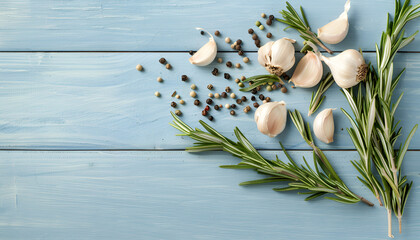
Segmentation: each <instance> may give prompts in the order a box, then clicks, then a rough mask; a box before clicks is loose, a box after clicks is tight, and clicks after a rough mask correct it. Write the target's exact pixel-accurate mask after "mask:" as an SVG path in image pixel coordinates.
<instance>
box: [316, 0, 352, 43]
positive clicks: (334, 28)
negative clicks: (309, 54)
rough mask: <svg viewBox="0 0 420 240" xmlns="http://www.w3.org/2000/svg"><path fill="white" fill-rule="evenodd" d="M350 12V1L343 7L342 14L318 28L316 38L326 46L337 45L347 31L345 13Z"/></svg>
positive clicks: (347, 23) (347, 20)
mask: <svg viewBox="0 0 420 240" xmlns="http://www.w3.org/2000/svg"><path fill="white" fill-rule="evenodd" d="M349 10H350V0H347V2H346V4H345V5H344V12H343V13H342V14H341V15H340V16H339V17H338V18H337V19H335V20H333V21H332V22H329V23H327V24H326V25H325V26H323V27H321V28H318V38H319V39H321V41H323V42H325V43H328V44H337V43H339V42H341V41H343V40H344V38H346V36H347V33H348V31H349V19H348V16H347V12H348V11H349Z"/></svg>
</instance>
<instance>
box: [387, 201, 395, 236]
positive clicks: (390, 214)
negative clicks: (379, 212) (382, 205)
mask: <svg viewBox="0 0 420 240" xmlns="http://www.w3.org/2000/svg"><path fill="white" fill-rule="evenodd" d="M388 237H390V238H394V235H392V211H391V209H390V208H389V209H388Z"/></svg>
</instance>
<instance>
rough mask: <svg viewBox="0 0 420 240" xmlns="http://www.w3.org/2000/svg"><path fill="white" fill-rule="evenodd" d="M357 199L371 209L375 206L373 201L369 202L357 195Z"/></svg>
mask: <svg viewBox="0 0 420 240" xmlns="http://www.w3.org/2000/svg"><path fill="white" fill-rule="evenodd" d="M356 197H357V198H359V199H360V201H362V202H363V203H365V204H367V205H368V206H370V207H373V206H374V205H375V204H373V203H372V202H371V201H369V200H367V199H366V198H364V197H362V196H359V195H357V194H356Z"/></svg>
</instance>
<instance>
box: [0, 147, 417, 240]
mask: <svg viewBox="0 0 420 240" xmlns="http://www.w3.org/2000/svg"><path fill="white" fill-rule="evenodd" d="M277 153H278V152H272V151H266V152H264V153H263V154H264V155H266V156H267V157H274V154H277ZM291 155H292V157H294V158H295V160H296V161H298V162H301V157H302V156H305V157H307V159H310V157H311V154H310V152H297V151H295V152H291ZM327 156H328V157H329V158H330V159H331V162H332V163H333V165H334V166H335V167H336V168H337V172H338V173H339V174H340V176H342V178H343V179H344V181H345V182H347V183H348V185H349V187H350V188H351V189H352V190H353V191H355V192H357V193H359V194H361V195H363V196H365V197H366V198H368V199H369V200H371V201H374V197H373V196H372V195H371V194H370V193H369V192H368V190H367V189H365V188H364V187H362V184H361V183H360V182H358V180H357V179H356V178H355V176H356V175H357V173H356V172H355V169H354V168H353V167H352V166H351V164H350V162H349V160H350V159H355V158H357V153H355V152H352V151H349V152H328V153H327ZM419 156H420V153H419V152H409V153H408V154H407V159H406V161H405V162H404V166H403V169H405V173H406V174H407V175H408V178H409V180H414V181H415V183H416V184H415V185H414V187H413V190H412V193H411V195H410V199H409V201H408V203H407V204H408V205H407V208H406V211H405V215H404V219H403V224H404V225H403V227H404V233H403V234H402V235H400V234H398V233H397V232H396V230H395V236H396V239H405V240H410V239H418V235H419V234H420V228H419V225H418V223H419V221H420V214H419V209H418V205H419V204H420V191H419V186H418V182H419V181H420V177H419V176H420V172H419V167H420V165H419V164H420V163H419V161H417V159H418V158H419ZM279 157H280V158H281V159H284V158H285V157H284V155H283V154H282V153H281V152H280V154H279ZM0 159H1V160H0V212H1V214H0V239H15V240H17V239H25V240H26V239H34V240H35V239H45V240H48V239H54V240H55V239H63V240H65V239H322V240H329V239H331V240H332V239H334V240H335V239H337V236H340V237H339V238H340V239H343V240H347V239H367V240H373V239H375V240H376V239H385V237H386V232H387V230H386V227H387V225H386V214H385V210H384V209H383V208H382V207H379V206H375V207H373V208H370V207H367V206H365V205H364V204H356V205H345V204H340V203H335V202H332V201H330V200H323V199H319V200H315V201H312V202H305V201H303V198H304V197H305V196H301V195H297V194H296V193H278V192H274V191H272V190H271V188H272V187H275V186H279V185H278V184H268V185H260V186H252V187H241V186H238V183H240V182H242V181H247V180H252V179H257V178H261V177H263V176H262V175H258V174H256V173H254V172H252V171H248V170H229V169H221V168H218V167H217V166H218V165H221V164H235V163H237V161H238V160H237V159H235V158H233V157H231V156H230V155H228V154H224V153H222V152H215V153H210V154H188V153H186V152H183V151H176V152H157V151H151V152H147V151H146V152H42V151H36V152H19V151H12V152H8V151H1V152H0ZM394 220H395V219H394ZM394 226H397V223H396V221H394Z"/></svg>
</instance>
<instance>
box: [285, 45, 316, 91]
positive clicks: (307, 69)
mask: <svg viewBox="0 0 420 240" xmlns="http://www.w3.org/2000/svg"><path fill="white" fill-rule="evenodd" d="M322 73H323V68H322V62H321V59H320V58H319V56H318V55H317V54H315V53H314V52H312V51H308V53H307V54H306V55H305V56H304V57H303V58H302V59H301V60H300V61H299V63H298V64H297V67H296V69H295V71H294V72H293V75H292V78H290V81H289V82H292V83H294V84H295V86H296V87H302V88H310V87H313V86H316V85H317V84H318V83H319V81H321V78H322Z"/></svg>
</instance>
